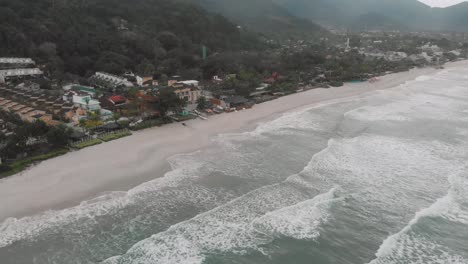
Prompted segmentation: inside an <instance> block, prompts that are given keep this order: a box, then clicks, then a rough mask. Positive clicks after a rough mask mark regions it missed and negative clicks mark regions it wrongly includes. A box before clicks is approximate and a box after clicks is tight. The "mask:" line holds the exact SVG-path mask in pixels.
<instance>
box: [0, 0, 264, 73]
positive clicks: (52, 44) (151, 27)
mask: <svg viewBox="0 0 468 264" xmlns="http://www.w3.org/2000/svg"><path fill="white" fill-rule="evenodd" d="M202 45H206V46H207V47H208V50H209V52H218V51H226V50H240V49H250V48H254V47H257V46H258V45H261V44H260V42H259V41H258V40H257V39H256V37H255V36H253V35H251V34H248V33H246V32H245V31H239V29H238V28H237V25H235V24H232V23H231V22H229V21H228V20H227V19H225V18H224V17H222V16H219V15H215V14H210V13H207V12H206V11H204V10H203V9H202V8H199V7H195V6H193V5H189V4H184V3H175V2H173V1H167V0H87V1H82V0H68V1H65V0H15V1H11V0H0V56H26V57H33V58H35V59H36V60H37V61H38V62H39V63H41V64H46V65H47V70H48V71H49V72H50V73H54V74H57V75H59V74H63V73H64V72H69V73H73V74H78V75H86V74H90V73H92V72H94V71H107V72H111V73H121V72H122V71H125V70H133V71H137V72H141V73H150V72H154V70H155V69H157V70H158V71H159V72H162V73H166V74H172V73H180V72H181V71H190V70H192V69H196V68H197V67H198V65H199V64H200V63H201V58H200V57H201V46H202Z"/></svg>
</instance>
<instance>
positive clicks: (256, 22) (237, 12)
mask: <svg viewBox="0 0 468 264" xmlns="http://www.w3.org/2000/svg"><path fill="white" fill-rule="evenodd" d="M182 1H188V2H192V3H196V4H199V5H200V6H202V7H204V8H205V9H207V10H209V11H211V12H216V13H219V14H222V15H223V16H226V17H227V18H229V19H230V20H231V21H233V22H235V23H237V24H239V25H241V26H243V27H245V28H247V29H249V30H254V31H260V32H265V33H291V32H293V33H294V32H308V33H317V32H322V31H323V29H322V28H321V27H319V26H318V25H316V24H314V23H312V22H311V21H310V20H307V19H304V18H298V17H296V16H295V15H293V14H291V12H290V11H288V10H287V9H286V8H284V7H282V6H280V5H278V4H276V3H274V2H273V0H235V1H233V0H182Z"/></svg>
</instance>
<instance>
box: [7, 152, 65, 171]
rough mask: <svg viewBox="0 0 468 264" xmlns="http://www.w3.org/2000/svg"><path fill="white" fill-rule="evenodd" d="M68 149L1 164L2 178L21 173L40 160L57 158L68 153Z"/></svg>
mask: <svg viewBox="0 0 468 264" xmlns="http://www.w3.org/2000/svg"><path fill="white" fill-rule="evenodd" d="M68 151H69V150H68V149H67V148H59V149H55V150H53V151H49V152H48V153H46V154H41V155H37V156H33V157H29V158H24V159H20V160H17V161H15V162H13V163H11V164H2V165H0V178H4V177H8V176H11V175H14V174H16V173H19V172H21V171H23V170H24V169H26V168H28V167H29V166H31V165H33V164H36V163H38V162H41V161H44V160H47V159H51V158H55V157H58V156H62V155H64V154H66V153H68Z"/></svg>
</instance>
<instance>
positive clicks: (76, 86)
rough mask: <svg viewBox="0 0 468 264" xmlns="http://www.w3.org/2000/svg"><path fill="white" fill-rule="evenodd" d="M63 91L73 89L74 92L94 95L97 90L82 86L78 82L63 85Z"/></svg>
mask: <svg viewBox="0 0 468 264" xmlns="http://www.w3.org/2000/svg"><path fill="white" fill-rule="evenodd" d="M63 90H64V91H65V92H67V91H74V92H81V93H86V94H88V95H90V96H91V97H93V98H94V97H96V94H97V91H96V89H95V88H94V87H90V86H84V85H79V84H69V85H65V86H64V87H63Z"/></svg>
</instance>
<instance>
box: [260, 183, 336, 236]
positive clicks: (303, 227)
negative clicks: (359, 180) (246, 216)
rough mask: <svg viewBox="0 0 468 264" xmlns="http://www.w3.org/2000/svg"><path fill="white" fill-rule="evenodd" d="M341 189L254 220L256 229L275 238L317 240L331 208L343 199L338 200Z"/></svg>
mask: <svg viewBox="0 0 468 264" xmlns="http://www.w3.org/2000/svg"><path fill="white" fill-rule="evenodd" d="M337 192H339V189H336V188H335V189H332V190H330V191H329V192H328V193H325V194H321V195H318V196H316V197H314V198H313V199H311V200H307V201H304V202H301V203H298V204H296V205H293V206H290V207H285V208H282V209H279V210H276V211H273V212H269V213H267V214H265V215H264V216H262V217H260V218H258V219H256V220H254V221H253V222H252V225H253V226H254V228H255V229H256V230H257V231H259V232H261V233H263V234H267V235H269V236H273V237H291V238H295V239H302V240H304V239H306V240H310V239H315V238H317V237H318V236H320V231H319V227H320V225H321V224H323V223H324V222H325V221H327V220H328V218H329V216H330V213H329V210H330V206H331V205H332V204H333V203H334V202H336V201H338V200H339V199H341V198H336V197H337V196H336V195H337Z"/></svg>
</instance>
